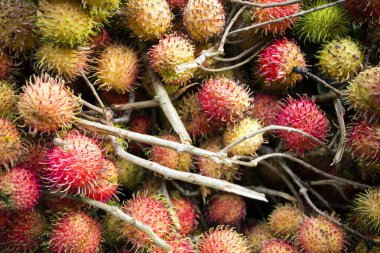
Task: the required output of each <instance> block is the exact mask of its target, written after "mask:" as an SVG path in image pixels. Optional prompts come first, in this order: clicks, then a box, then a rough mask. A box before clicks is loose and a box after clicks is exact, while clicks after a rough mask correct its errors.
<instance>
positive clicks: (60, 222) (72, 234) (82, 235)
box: [49, 212, 100, 253]
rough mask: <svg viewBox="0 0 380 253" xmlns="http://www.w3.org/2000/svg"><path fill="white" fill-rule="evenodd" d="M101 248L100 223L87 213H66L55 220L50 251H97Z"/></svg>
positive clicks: (92, 252)
mask: <svg viewBox="0 0 380 253" xmlns="http://www.w3.org/2000/svg"><path fill="white" fill-rule="evenodd" d="M99 248H100V227H99V224H98V223H97V222H96V221H95V220H94V219H93V218H91V217H90V216H88V215H87V214H86V213H84V212H69V213H64V214H62V215H61V217H59V218H58V219H57V220H56V221H55V222H54V224H53V228H52V230H51V232H50V240H49V250H50V252H53V253H61V252H77V253H95V252H98V250H99Z"/></svg>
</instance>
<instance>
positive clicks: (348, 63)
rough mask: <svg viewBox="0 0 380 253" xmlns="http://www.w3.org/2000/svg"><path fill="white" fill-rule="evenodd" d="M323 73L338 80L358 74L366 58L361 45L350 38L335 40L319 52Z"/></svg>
mask: <svg viewBox="0 0 380 253" xmlns="http://www.w3.org/2000/svg"><path fill="white" fill-rule="evenodd" d="M317 58H318V59H319V63H318V66H319V69H320V71H321V73H323V74H324V75H326V76H328V77H329V78H331V79H334V80H336V81H338V82H344V81H347V80H349V79H351V78H353V77H355V76H356V74H357V73H358V72H359V71H360V70H361V68H362V62H363V59H364V56H363V53H362V52H361V49H360V48H359V45H358V44H357V43H356V42H354V41H352V40H351V39H350V38H345V39H339V40H333V41H331V42H329V43H327V44H325V45H324V46H323V47H322V50H320V51H319V52H318V56H317Z"/></svg>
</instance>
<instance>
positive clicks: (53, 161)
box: [45, 131, 103, 194]
mask: <svg viewBox="0 0 380 253" xmlns="http://www.w3.org/2000/svg"><path fill="white" fill-rule="evenodd" d="M62 143H64V144H65V147H61V146H55V147H53V148H52V149H51V150H49V151H48V152H47V165H48V166H47V168H46V169H45V173H46V176H45V178H46V181H47V183H48V184H49V185H50V187H51V188H54V189H57V190H59V191H62V192H67V191H68V190H70V192H73V191H74V190H76V191H77V193H78V194H80V193H82V192H83V190H84V188H85V187H87V186H89V185H91V184H94V182H95V181H96V179H97V178H98V176H99V172H100V171H101V169H102V162H103V156H102V152H101V150H100V148H99V146H98V145H97V143H96V141H95V140H94V139H91V138H89V137H87V136H85V135H83V134H80V133H78V132H75V131H73V132H70V133H69V134H68V135H67V136H65V137H64V138H62Z"/></svg>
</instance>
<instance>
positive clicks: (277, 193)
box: [249, 186, 297, 202]
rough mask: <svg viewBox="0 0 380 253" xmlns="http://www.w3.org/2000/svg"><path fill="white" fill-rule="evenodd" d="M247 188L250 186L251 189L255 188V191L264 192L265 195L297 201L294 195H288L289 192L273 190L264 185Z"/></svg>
mask: <svg viewBox="0 0 380 253" xmlns="http://www.w3.org/2000/svg"><path fill="white" fill-rule="evenodd" d="M249 188H251V189H252V190H255V191H257V192H262V193H265V194H267V195H272V196H277V197H281V198H283V199H286V200H289V201H291V202H297V199H296V198H295V197H293V196H291V195H289V194H287V193H285V192H281V191H276V190H273V189H269V188H266V187H264V186H251V187H249Z"/></svg>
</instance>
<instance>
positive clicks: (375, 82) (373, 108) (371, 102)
mask: <svg viewBox="0 0 380 253" xmlns="http://www.w3.org/2000/svg"><path fill="white" fill-rule="evenodd" d="M379 80H380V67H372V68H368V69H366V70H364V71H362V72H360V73H359V74H358V75H357V76H356V77H355V79H353V80H352V81H351V83H350V85H349V86H348V87H347V92H346V94H347V100H348V102H349V103H350V104H351V106H352V107H353V108H354V109H356V110H358V111H359V112H360V113H361V114H364V115H367V116H371V115H376V116H380V109H379V108H380V99H379V94H380V85H379V84H380V81H379Z"/></svg>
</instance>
